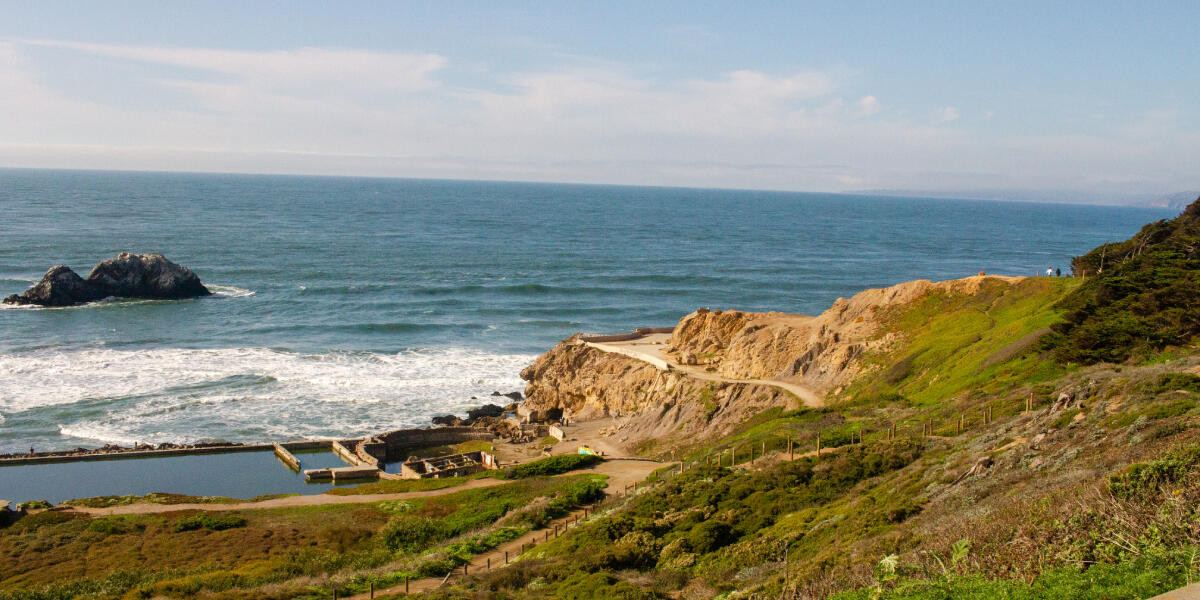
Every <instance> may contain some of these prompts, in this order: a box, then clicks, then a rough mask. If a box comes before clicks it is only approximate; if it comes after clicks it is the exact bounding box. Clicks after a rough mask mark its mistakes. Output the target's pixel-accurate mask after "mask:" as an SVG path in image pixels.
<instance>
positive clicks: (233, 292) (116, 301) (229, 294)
mask: <svg viewBox="0 0 1200 600" xmlns="http://www.w3.org/2000/svg"><path fill="white" fill-rule="evenodd" d="M204 285H205V287H207V288H208V289H209V291H211V292H212V295H211V296H208V298H246V297H248V296H253V295H254V291H253V290H248V289H245V288H240V287H234V286H232V285H216V284H211V283H206V284H204ZM151 302H172V300H156V299H152V298H137V299H131V298H117V297H114V296H109V297H107V298H104V299H101V300H97V301H95V302H86V303H84V304H75V305H72V306H38V305H36V304H24V305H20V306H18V305H15V304H0V310H10V309H24V310H79V309H83V308H95V307H100V306H111V305H117V306H123V305H132V304H148V303H151Z"/></svg>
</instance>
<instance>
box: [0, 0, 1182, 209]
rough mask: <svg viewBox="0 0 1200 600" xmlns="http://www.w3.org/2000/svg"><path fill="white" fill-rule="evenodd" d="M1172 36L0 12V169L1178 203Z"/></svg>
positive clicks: (900, 5) (167, 9) (674, 15)
mask: <svg viewBox="0 0 1200 600" xmlns="http://www.w3.org/2000/svg"><path fill="white" fill-rule="evenodd" d="M1197 23H1200V2H1195V1H1194V0H1193V1H1187V2H1154V1H1148V2H1138V3H1134V2H1112V3H1110V2H1099V1H1097V2H1086V3H1085V2H1066V1H1063V2H1044V1H1038V2H1017V1H1012V2H994V3H993V2H986V3H985V2H935V1H927V2H894V1H893V2H852V1H847V2H827V3H807V2H767V1H763V2H726V3H715V2H699V1H693V2H670V1H655V2H645V1H644V0H643V1H638V2H621V1H609V2H575V3H568V2H541V3H534V2H516V1H513V2H494V1H490V2H456V1H453V0H442V1H437V2H305V1H298V0H294V1H289V2H271V1H266V0H263V1H256V2H217V1H208V2H184V1H172V2H161V1H153V2H130V1H120V0H107V1H103V2H84V1H77V2H55V1H52V0H39V1H38V2H27V1H0V167H33V168H87V169H121V170H170V171H212V172H247V173H296V174H322V175H351V176H387V177H422V178H424V177H429V178H459V179H497V180H520V181H556V182H575V183H612V184H635V185H669V186H687V187H726V188H749V189H779V190H799V191H835V192H836V191H855V190H880V189H887V190H925V191H957V190H990V191H995V190H1009V191H1012V192H1013V193H1014V194H1018V193H1023V194H1028V193H1030V192H1033V193H1042V192H1045V193H1048V194H1058V195H1059V196H1060V198H1059V199H1066V200H1084V199H1087V198H1092V199H1102V200H1103V199H1108V198H1119V197H1124V196H1134V195H1150V196H1153V195H1158V194H1166V193H1172V192H1179V191H1183V190H1189V189H1197V188H1200V177H1198V175H1200V173H1198V171H1197V165H1200V101H1198V100H1197V99H1198V98H1200V41H1198V40H1197V38H1196V36H1195V26H1196V24H1197ZM1064 194H1065V195H1064Z"/></svg>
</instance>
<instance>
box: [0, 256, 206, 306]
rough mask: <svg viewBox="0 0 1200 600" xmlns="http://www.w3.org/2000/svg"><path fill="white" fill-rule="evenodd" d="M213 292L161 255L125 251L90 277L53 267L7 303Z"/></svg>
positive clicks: (54, 303) (175, 296) (168, 296)
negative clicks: (84, 277)
mask: <svg viewBox="0 0 1200 600" xmlns="http://www.w3.org/2000/svg"><path fill="white" fill-rule="evenodd" d="M211 294H212V292H210V291H209V290H208V288H206V287H204V284H202V283H200V278H199V277H197V276H196V274H195V273H193V272H192V270H191V269H188V268H187V267H183V266H180V265H177V264H175V263H173V262H171V261H169V260H167V259H166V257H164V256H163V255H161V254H131V253H129V252H122V253H120V254H118V255H117V257H116V258H110V259H108V260H105V261H101V262H99V263H97V264H96V266H95V267H93V268H92V272H91V273H89V274H88V276H87V279H83V278H81V277H80V276H79V275H77V274H76V273H75V271H72V270H71V268H70V267H68V266H66V265H55V266H53V267H50V270H49V271H46V274H45V275H44V276H43V277H42V280H41V281H39V282H37V283H36V284H35V285H34V286H33V287H31V288H29V289H28V290H26V291H25V293H23V294H20V295H18V294H13V295H11V296H9V297H7V298H5V299H4V303H5V304H16V305H26V304H36V305H41V306H71V305H73V304H80V303H84V302H95V301H96V300H101V299H103V298H108V297H110V296H115V297H118V298H145V299H158V300H179V299H182V298H196V297H199V296H208V295H211Z"/></svg>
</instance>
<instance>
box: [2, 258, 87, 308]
mask: <svg viewBox="0 0 1200 600" xmlns="http://www.w3.org/2000/svg"><path fill="white" fill-rule="evenodd" d="M103 297H104V295H102V294H100V293H99V291H98V290H96V289H95V288H94V287H93V286H92V285H91V284H89V283H88V282H87V281H84V279H83V278H82V277H80V276H79V275H78V274H76V273H75V271H72V270H71V267H68V266H66V265H54V266H53V267H50V270H49V271H46V274H45V275H43V276H42V280H41V281H39V282H37V283H36V284H34V286H33V287H31V288H29V289H28V290H25V293H24V294H21V295H17V294H13V295H11V296H9V297H7V298H5V299H4V303H5V304H16V305H26V304H38V305H41V306H71V305H72V304H78V303H80V302H92V301H94V300H99V299H101V298H103Z"/></svg>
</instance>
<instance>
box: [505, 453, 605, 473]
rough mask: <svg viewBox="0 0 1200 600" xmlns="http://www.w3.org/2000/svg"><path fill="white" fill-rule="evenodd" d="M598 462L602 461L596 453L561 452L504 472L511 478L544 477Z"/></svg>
mask: <svg viewBox="0 0 1200 600" xmlns="http://www.w3.org/2000/svg"><path fill="white" fill-rule="evenodd" d="M598 462H600V457H599V456H596V455H594V454H561V455H559V456H551V457H549V458H543V459H541V460H535V461H533V462H531V463H525V464H523V465H517V466H515V467H511V468H509V469H507V470H505V472H504V474H505V476H507V477H508V478H510V479H524V478H526V477H543V476H547V475H558V474H560V473H566V472H567V471H573V470H575V469H580V468H583V467H588V466H591V465H594V464H596V463H598Z"/></svg>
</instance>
